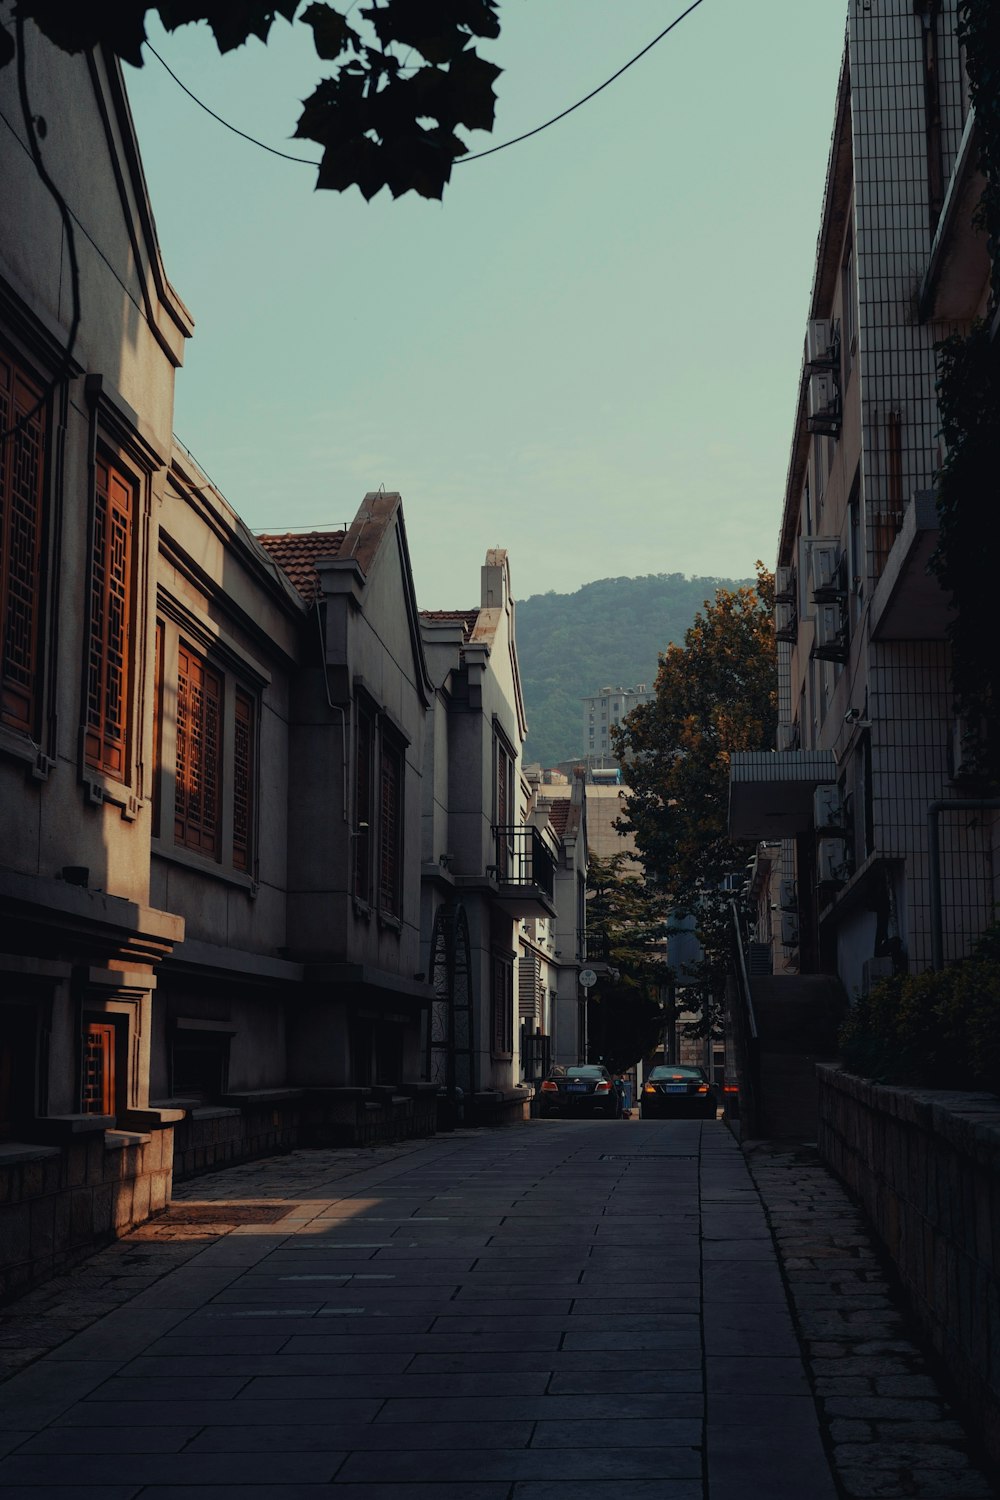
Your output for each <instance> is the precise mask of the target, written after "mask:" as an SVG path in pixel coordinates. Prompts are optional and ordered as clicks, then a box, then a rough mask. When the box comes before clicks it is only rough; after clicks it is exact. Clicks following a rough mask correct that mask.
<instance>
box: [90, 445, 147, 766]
mask: <svg viewBox="0 0 1000 1500" xmlns="http://www.w3.org/2000/svg"><path fill="white" fill-rule="evenodd" d="M96 474H97V477H96V496H95V503H94V533H93V539H92V549H91V583H90V650H89V660H88V664H87V730H86V751H85V755H86V761H87V764H88V766H92V767H93V768H94V769H95V770H97V771H104V772H107V774H108V775H109V776H115V777H117V778H118V779H119V780H124V779H125V778H126V776H127V773H128V758H127V752H128V716H129V682H130V678H131V670H130V668H131V662H130V635H131V610H132V598H131V595H132V525H133V515H134V511H135V489H134V485H133V484H132V482H131V481H130V480H129V479H128V478H127V477H126V476H125V475H124V474H122V473H121V472H120V471H119V470H118V469H116V468H115V467H114V466H113V465H112V464H110V463H108V462H107V461H106V460H104V459H103V458H100V457H98V460H97V470H96Z"/></svg>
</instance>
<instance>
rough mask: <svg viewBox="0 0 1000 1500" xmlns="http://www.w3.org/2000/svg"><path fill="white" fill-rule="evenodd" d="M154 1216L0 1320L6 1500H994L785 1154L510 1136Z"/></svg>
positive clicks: (678, 1141)
mask: <svg viewBox="0 0 1000 1500" xmlns="http://www.w3.org/2000/svg"><path fill="white" fill-rule="evenodd" d="M178 1201H179V1202H180V1203H182V1204H193V1205H197V1206H201V1207H205V1208H208V1207H211V1206H212V1205H218V1208H219V1223H218V1224H213V1223H208V1222H199V1223H187V1224H185V1223H184V1222H183V1220H182V1219H181V1217H180V1216H177V1219H176V1220H175V1221H174V1222H171V1221H170V1216H169V1215H167V1216H166V1217H165V1218H164V1220H162V1221H154V1222H153V1223H151V1224H149V1225H147V1226H144V1228H143V1229H142V1230H140V1231H138V1232H137V1233H136V1234H134V1235H132V1236H130V1237H129V1239H128V1240H124V1241H121V1242H119V1243H118V1244H117V1245H114V1246H111V1247H109V1248H108V1249H107V1250H104V1251H101V1252H100V1253H99V1254H98V1255H96V1256H94V1257H92V1258H91V1260H90V1261H88V1262H86V1263H85V1264H83V1265H81V1266H80V1267H78V1268H77V1269H76V1271H74V1272H71V1273H70V1274H68V1275H67V1276H65V1277H61V1278H59V1280H58V1282H56V1283H51V1284H50V1285H49V1286H48V1287H45V1288H40V1289H39V1290H38V1291H37V1292H33V1293H31V1294H29V1296H28V1297H26V1298H23V1299H21V1302H20V1303H18V1304H14V1305H12V1306H11V1307H10V1308H8V1309H5V1310H3V1311H2V1312H0V1368H6V1369H7V1370H12V1369H13V1370H16V1369H17V1366H18V1363H19V1361H20V1363H22V1364H23V1365H25V1366H26V1368H24V1369H23V1370H22V1371H21V1373H19V1374H14V1375H13V1377H12V1378H11V1379H10V1380H9V1381H8V1383H7V1384H6V1386H5V1387H4V1389H3V1392H2V1396H0V1492H2V1494H3V1496H4V1500H19V1497H21V1496H28V1495H30V1496H31V1497H32V1500H61V1497H62V1496H63V1495H66V1496H69V1495H70V1494H72V1496H73V1497H74V1500H88V1496H93V1497H95V1500H97V1497H98V1496H99V1497H100V1500H118V1497H119V1496H120V1497H122V1500H156V1497H159V1500H229V1497H232V1500H236V1497H237V1496H239V1500H247V1497H248V1496H252V1497H253V1500H306V1497H316V1500H320V1497H321V1496H324V1497H332V1500H570V1496H571V1495H572V1497H573V1500H576V1497H577V1496H578V1495H579V1492H580V1488H581V1485H588V1486H590V1485H592V1484H593V1483H594V1482H597V1483H599V1484H602V1485H603V1484H604V1483H605V1482H608V1483H612V1484H614V1485H615V1486H616V1488H619V1487H620V1488H621V1490H622V1491H623V1493H624V1494H626V1495H627V1496H628V1500H654V1497H655V1500H696V1497H697V1500H751V1497H752V1500H759V1497H766V1500H786V1497H787V1500H790V1497H792V1496H794V1497H795V1500H834V1497H839V1500H875V1497H880V1496H886V1497H890V1500H895V1497H896V1496H900V1497H902V1496H907V1497H912V1500H985V1497H987V1496H989V1495H991V1494H993V1491H992V1490H991V1489H990V1488H989V1486H988V1483H987V1481H986V1479H985V1477H984V1476H983V1474H982V1473H981V1472H980V1471H979V1470H978V1469H977V1468H976V1466H975V1463H974V1462H973V1460H972V1456H971V1450H970V1447H969V1444H968V1441H967V1439H966V1438H965V1435H964V1433H963V1430H962V1428H961V1425H960V1424H959V1423H958V1422H957V1420H956V1418H955V1414H954V1412H951V1411H950V1410H949V1409H948V1407H947V1404H946V1402H945V1401H944V1399H943V1397H942V1396H941V1393H940V1392H939V1390H938V1388H937V1386H936V1384H935V1382H934V1380H933V1375H932V1372H931V1371H930V1370H929V1369H928V1367H927V1366H926V1364H924V1363H923V1362H922V1360H921V1356H920V1353H919V1350H917V1348H916V1346H915V1345H914V1344H913V1343H912V1342H911V1341H910V1338H909V1334H908V1326H907V1323H906V1319H905V1317H903V1316H902V1315H901V1313H900V1311H899V1308H898V1307H897V1306H895V1305H894V1303H893V1300H892V1297H893V1293H892V1289H891V1286H890V1282H889V1280H888V1279H887V1277H886V1274H885V1268H884V1266H883V1265H882V1263H881V1260H880V1258H879V1256H878V1254H877V1252H876V1251H875V1249H874V1248H873V1246H872V1244H871V1242H870V1240H869V1238H868V1235H867V1232H866V1229H865V1226H864V1225H863V1223H861V1222H860V1220H859V1219H858V1216H857V1214H856V1213H855V1211H854V1210H853V1207H852V1206H851V1205H850V1203H849V1202H848V1200H847V1199H846V1197H845V1195H844V1194H843V1193H842V1192H841V1190H840V1188H839V1187H838V1185H837V1184H836V1183H835V1182H834V1181H833V1179H832V1178H831V1177H830V1175H829V1174H828V1173H827V1172H825V1170H824V1169H823V1168H822V1167H821V1166H820V1165H819V1164H818V1163H816V1162H815V1159H810V1158H809V1157H808V1153H806V1154H805V1155H803V1153H801V1152H798V1153H796V1152H788V1151H781V1150H775V1149H772V1148H763V1147H760V1148H757V1149H754V1150H752V1151H751V1152H750V1153H749V1155H748V1156H747V1157H745V1156H744V1154H743V1153H741V1151H740V1150H739V1148H738V1147H737V1145H736V1143H735V1142H734V1140H733V1138H732V1136H731V1135H730V1134H729V1132H728V1131H727V1130H726V1129H725V1127H724V1126H723V1125H722V1124H721V1123H716V1122H705V1123H704V1124H703V1123H701V1122H694V1121H692V1122H686V1121H680V1122H673V1121H666V1122H640V1121H633V1122H630V1123H629V1129H628V1130H627V1131H625V1132H623V1131H622V1129H621V1125H620V1123H615V1124H613V1125H611V1124H608V1125H604V1124H602V1123H600V1122H590V1121H580V1122H559V1123H549V1122H533V1123H532V1124H529V1125H526V1126H522V1127H512V1128H510V1129H508V1130H505V1131H495V1132H489V1131H462V1132H456V1133H455V1134H454V1135H452V1136H448V1137H438V1138H435V1139H433V1140H430V1141H427V1142H409V1143H406V1144H405V1145H403V1146H400V1147H398V1148H378V1149H377V1150H375V1151H370V1152H369V1151H363V1150H357V1151H351V1152H336V1151H316V1152H294V1153H291V1155H289V1156H286V1157H281V1158H272V1159H269V1160H267V1161H263V1162H256V1163H250V1164H247V1165H245V1166H243V1167H237V1168H233V1169H229V1170H227V1171H224V1172H219V1173H216V1174H213V1175H212V1176H210V1177H206V1178H200V1179H196V1180H194V1181H192V1182H188V1183H185V1184H183V1185H182V1186H181V1187H180V1188H179V1190H178ZM242 1203H247V1204H260V1203H266V1204H278V1205H279V1206H286V1207H287V1209H288V1212H287V1214H286V1215H285V1216H284V1217H283V1218H279V1219H278V1220H277V1221H275V1222H272V1223H268V1224H267V1225H266V1226H264V1225H261V1224H259V1223H257V1224H254V1223H252V1222H247V1223H244V1224H242V1225H239V1226H238V1227H235V1228H229V1229H226V1227H225V1210H226V1206H227V1205H230V1206H231V1205H234V1204H237V1205H238V1204H242ZM665 1203H669V1211H664V1210H663V1209H662V1205H664V1204H665ZM192 1217H195V1216H192V1215H189V1218H192ZM196 1217H197V1218H199V1219H203V1216H202V1215H201V1214H199V1215H197V1216H196ZM212 1217H213V1218H214V1215H212Z"/></svg>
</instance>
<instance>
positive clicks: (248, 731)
mask: <svg viewBox="0 0 1000 1500" xmlns="http://www.w3.org/2000/svg"><path fill="white" fill-rule="evenodd" d="M253 718H254V715H253V699H252V698H251V697H250V694H249V693H246V692H244V691H243V689H242V688H237V690H236V720H235V726H234V731H233V867H234V868H235V869H237V870H249V868H250V856H251V848H252V843H253Z"/></svg>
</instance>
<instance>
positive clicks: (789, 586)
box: [774, 567, 795, 604]
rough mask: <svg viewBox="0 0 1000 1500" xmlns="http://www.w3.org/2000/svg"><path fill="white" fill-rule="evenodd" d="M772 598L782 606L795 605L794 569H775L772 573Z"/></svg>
mask: <svg viewBox="0 0 1000 1500" xmlns="http://www.w3.org/2000/svg"><path fill="white" fill-rule="evenodd" d="M774 597H775V599H776V600H778V601H779V602H780V603H782V604H794V603H795V569H794V568H790V567H789V568H776V569H775V573H774Z"/></svg>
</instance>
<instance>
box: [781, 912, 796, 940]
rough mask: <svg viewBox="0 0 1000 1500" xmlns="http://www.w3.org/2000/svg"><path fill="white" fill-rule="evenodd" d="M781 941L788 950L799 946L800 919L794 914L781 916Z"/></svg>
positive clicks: (784, 913)
mask: <svg viewBox="0 0 1000 1500" xmlns="http://www.w3.org/2000/svg"><path fill="white" fill-rule="evenodd" d="M781 941H782V943H783V945H784V946H785V947H786V948H797V947H798V946H799V919H798V917H797V916H796V915H795V913H794V912H790V911H786V912H782V914H781Z"/></svg>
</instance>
